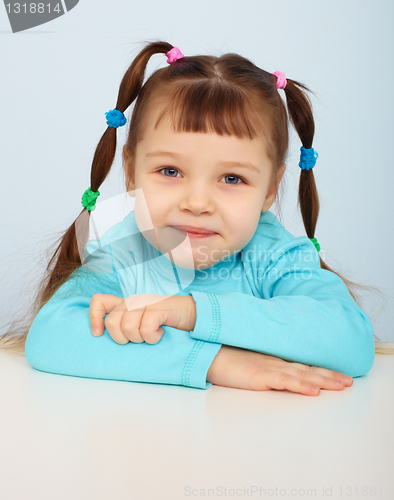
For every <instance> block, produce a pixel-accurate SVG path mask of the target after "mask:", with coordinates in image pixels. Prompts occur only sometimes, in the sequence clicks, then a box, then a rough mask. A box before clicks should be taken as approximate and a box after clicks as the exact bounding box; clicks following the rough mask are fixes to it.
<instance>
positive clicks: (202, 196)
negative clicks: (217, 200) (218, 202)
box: [180, 186, 215, 215]
mask: <svg viewBox="0 0 394 500" xmlns="http://www.w3.org/2000/svg"><path fill="white" fill-rule="evenodd" d="M180 208H181V209H182V210H190V211H191V212H193V213H194V214H195V215H198V214H200V213H201V212H212V211H213V210H214V208H215V204H214V200H213V199H212V196H211V192H210V190H209V189H208V188H207V187H206V186H200V187H196V186H194V187H193V186H191V187H190V189H188V191H187V192H185V193H184V194H183V197H182V199H181V201H180Z"/></svg>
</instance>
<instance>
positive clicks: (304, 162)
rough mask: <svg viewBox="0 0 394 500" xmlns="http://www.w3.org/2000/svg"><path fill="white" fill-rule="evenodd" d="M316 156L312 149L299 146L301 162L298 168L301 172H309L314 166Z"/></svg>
mask: <svg viewBox="0 0 394 500" xmlns="http://www.w3.org/2000/svg"><path fill="white" fill-rule="evenodd" d="M318 156H319V155H318V153H317V152H316V151H315V150H314V149H313V148H309V149H305V148H304V146H301V160H300V163H299V164H298V166H299V167H301V168H302V170H309V169H310V168H313V167H314V166H315V165H316V158H317V157H318Z"/></svg>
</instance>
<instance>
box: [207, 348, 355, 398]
mask: <svg viewBox="0 0 394 500" xmlns="http://www.w3.org/2000/svg"><path fill="white" fill-rule="evenodd" d="M207 381H208V382H211V383H212V384H214V385H221V386H224V387H234V388H236V389H251V390H253V391H269V390H271V389H275V390H278V391H283V390H288V391H291V392H298V393H300V394H305V395H306V396H318V395H319V394H320V389H326V390H332V391H340V390H342V389H343V388H344V387H349V386H351V385H352V384H353V379H352V378H351V377H347V376H346V375H345V374H343V373H341V372H336V371H333V370H328V369H326V368H320V367H318V366H308V365H303V364H301V363H292V362H289V361H285V360H283V359H281V358H277V357H275V356H269V355H267V354H262V353H259V352H254V351H248V350H246V349H241V348H238V347H233V346H228V345H222V347H221V348H220V350H219V352H218V353H217V355H216V356H215V359H214V360H213V362H212V364H211V366H210V368H209V370H208V373H207ZM338 381H339V383H338ZM341 382H342V383H341Z"/></svg>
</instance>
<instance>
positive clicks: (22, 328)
mask: <svg viewBox="0 0 394 500" xmlns="http://www.w3.org/2000/svg"><path fill="white" fill-rule="evenodd" d="M171 49H172V45H170V44H169V43H166V42H153V43H150V44H148V45H147V46H146V47H144V48H143V50H141V51H140V53H139V54H138V55H137V56H136V58H135V59H134V60H133V62H132V63H131V65H130V67H129V68H128V69H127V71H126V73H125V75H124V76H123V79H122V81H121V83H120V86H119V93H118V99H117V102H116V106H115V109H117V110H119V111H120V112H122V113H123V112H124V111H125V110H126V109H127V108H128V107H129V106H130V104H131V103H132V102H133V101H134V100H135V99H136V98H137V96H138V95H139V93H140V91H141V88H142V86H143V82H144V76H145V70H146V67H147V64H148V62H149V59H150V57H151V56H152V55H154V54H158V53H164V54H165V53H167V52H168V51H170V50H171ZM103 115H104V112H103ZM115 152H116V128H114V127H110V126H108V127H107V129H106V130H105V132H104V134H103V136H102V137H101V139H100V141H99V142H98V144H97V147H96V150H95V153H94V157H93V161H92V166H91V172H90V189H91V191H92V192H93V193H96V192H97V191H98V190H99V187H100V186H101V184H102V183H103V182H104V180H105V179H106V177H107V176H108V174H109V172H110V170H111V166H112V164H113V161H114V158H115ZM85 211H86V208H83V210H82V211H81V213H80V215H79V216H78V217H77V219H76V220H75V221H74V222H73V223H72V224H71V226H70V227H69V228H68V229H67V230H66V231H65V232H64V233H63V234H61V236H60V238H58V239H57V240H56V241H55V243H54V245H53V246H56V245H57V246H56V249H55V251H54V252H53V254H52V256H51V258H50V259H49V262H48V265H47V267H46V271H45V275H44V277H43V278H42V279H41V281H40V282H39V284H38V287H37V290H38V291H37V293H36V297H35V299H34V301H33V305H32V307H31V310H30V312H28V313H27V314H26V312H25V311H24V312H23V316H21V317H20V318H17V319H16V320H14V321H13V322H12V324H11V326H10V328H9V329H8V330H7V331H6V332H5V333H4V334H2V335H0V346H1V348H2V349H7V350H10V351H12V352H14V353H15V354H18V355H23V354H24V348H25V343H26V338H27V334H28V332H29V330H30V327H31V325H32V323H33V321H34V318H35V317H36V315H37V314H38V312H39V311H40V309H41V308H42V307H43V306H44V305H45V304H46V303H47V302H48V301H49V300H50V298H51V297H52V296H53V294H54V293H55V292H56V291H57V290H58V289H59V288H60V287H61V286H62V285H63V284H64V283H65V282H66V281H67V280H68V279H69V278H70V276H71V274H72V273H73V272H74V271H76V270H77V269H78V268H80V267H81V266H82V262H81V257H80V252H79V248H78V243H77V231H76V222H77V220H78V219H79V221H78V234H79V233H80V231H81V232H82V234H87V233H88V228H89V218H90V211H89V210H88V214H87V216H86V217H81V218H80V216H81V215H82V214H83V213H84V212H85ZM80 221H82V223H81V222H80ZM80 224H81V226H82V227H81V226H80ZM21 332H22V333H21Z"/></svg>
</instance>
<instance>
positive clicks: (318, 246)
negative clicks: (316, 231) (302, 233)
mask: <svg viewBox="0 0 394 500" xmlns="http://www.w3.org/2000/svg"><path fill="white" fill-rule="evenodd" d="M309 239H310V240H311V242H312V243H313V244H314V245H315V247H316V250H317V251H318V252H320V245H319V243H318V242H317V239H316V238H309Z"/></svg>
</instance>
